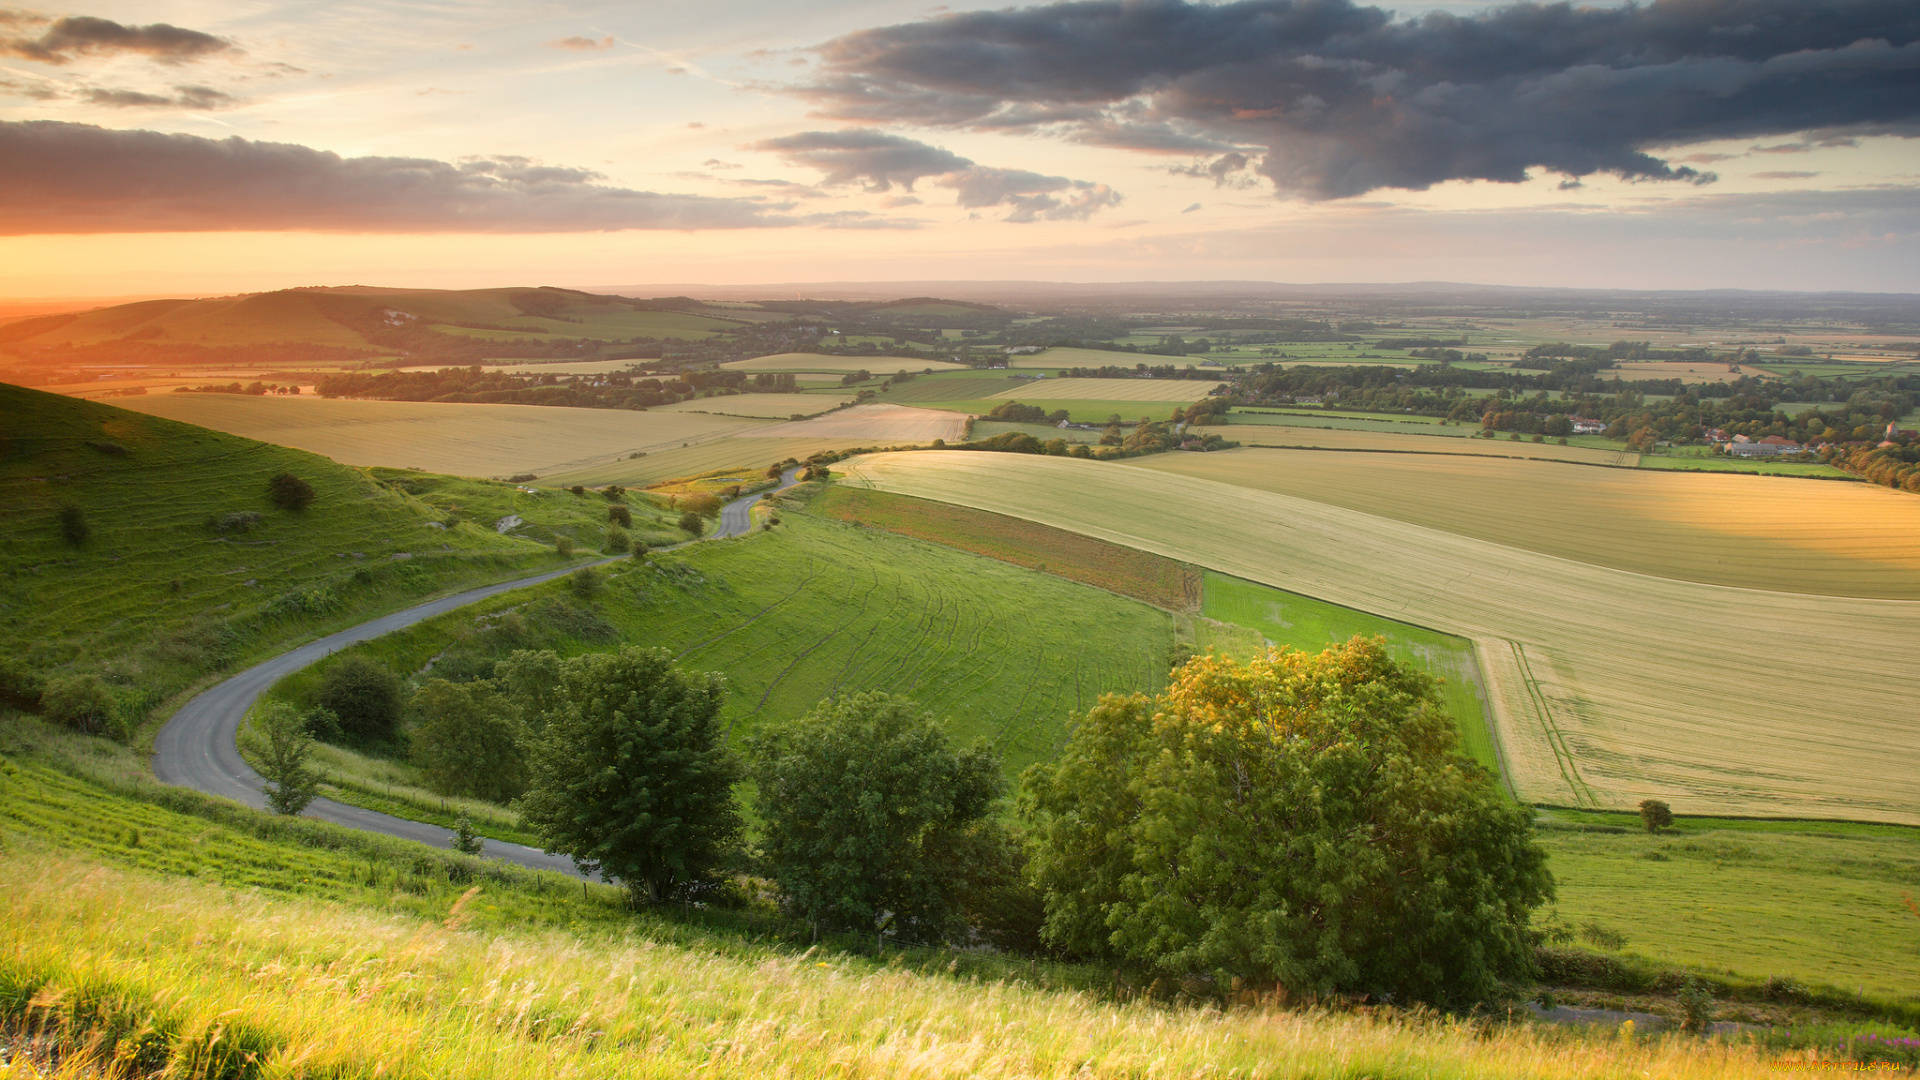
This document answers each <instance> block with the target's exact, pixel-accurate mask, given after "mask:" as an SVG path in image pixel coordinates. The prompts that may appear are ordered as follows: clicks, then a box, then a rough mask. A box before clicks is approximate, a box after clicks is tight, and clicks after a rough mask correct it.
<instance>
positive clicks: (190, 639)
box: [0, 384, 604, 726]
mask: <svg viewBox="0 0 1920 1080" xmlns="http://www.w3.org/2000/svg"><path fill="white" fill-rule="evenodd" d="M0 415H4V416H5V417H6V418H7V428H6V431H5V436H4V442H0V501H4V504H5V505H6V507H7V512H6V513H5V514H4V515H0V562H4V566H5V573H4V575H3V576H0V651H4V652H5V653H6V654H7V655H9V656H14V657H19V658H21V659H23V660H25V661H27V662H28V663H29V664H30V665H32V666H33V667H34V668H35V669H37V670H39V671H41V672H42V673H43V674H46V675H55V674H67V673H83V672H84V673H97V674H99V675H101V676H102V677H104V678H105V679H106V680H107V682H108V683H109V684H110V685H111V686H113V687H114V689H115V693H116V695H117V696H118V697H119V698H120V702H121V706H122V709H123V720H124V721H125V722H127V723H129V724H132V725H135V726H137V725H138V723H139V721H140V720H141V719H143V718H144V717H145V716H146V715H147V713H148V712H149V710H151V709H153V708H154V707H155V706H157V705H159V704H160V703H161V702H162V701H164V700H165V699H167V698H168V697H169V696H171V695H173V694H174V693H177V692H178V691H180V690H182V689H184V688H185V687H187V686H188V685H190V684H192V683H194V682H196V681H197V680H199V679H201V678H204V677H205V676H206V675H207V674H209V673H210V672H212V671H216V670H222V669H225V668H228V667H231V666H233V665H238V664H241V663H243V662H244V661H246V660H248V659H252V658H257V657H259V656H263V655H270V654H271V653H272V652H273V651H276V649H277V647H278V646H279V645H280V644H282V643H285V642H289V641H293V640H298V639H300V638H302V637H304V636H306V635H310V634H316V633H320V632H323V631H328V630H333V629H338V628H341V627H344V626H351V625H354V624H356V623H358V622H361V621H363V620H365V619H366V618H368V617H371V616H372V615H375V614H378V613H380V612H382V611H387V610H392V609H394V608H398V607H402V606H405V605H406V604H407V603H408V602H411V601H414V600H418V599H422V598H424V597H426V596H428V595H431V594H434V593H437V592H441V591H443V590H448V589H451V588H453V587H455V586H460V585H466V584H477V583H479V582H482V581H491V580H498V579H501V578H507V577H513V576H517V575H520V574H524V573H532V572H536V571H538V570H544V569H551V568H555V567H558V566H563V565H565V564H564V563H563V562H561V561H560V560H559V558H558V556H557V555H556V554H555V553H554V550H553V548H552V547H551V546H549V545H548V544H546V543H542V542H539V541H537V540H535V539H532V538H525V537H522V536H509V535H501V534H499V533H496V532H495V531H494V523H495V521H497V518H495V517H491V516H490V515H492V513H493V511H494V507H493V504H492V503H491V502H490V501H489V500H491V499H494V498H496V497H498V498H508V497H510V496H509V494H508V493H510V492H511V491H512V489H511V488H510V487H508V486H506V485H498V486H496V487H491V488H489V487H487V486H486V485H484V483H482V484H480V485H477V486H474V487H471V488H464V489H462V490H463V491H464V492H470V493H471V495H463V496H462V497H463V498H470V499H471V501H473V502H474V504H475V508H476V511H479V512H477V513H476V514H475V515H474V516H471V517H468V518H467V519H466V520H465V521H463V522H460V523H456V524H454V525H452V526H451V527H447V520H448V513H447V511H446V510H444V509H436V508H435V507H433V506H430V505H428V504H427V503H425V502H422V501H420V500H419V499H416V498H414V497H412V496H410V495H408V494H405V493H404V492H402V491H399V490H395V489H394V488H392V487H389V486H387V485H385V484H382V483H380V482H379V481H378V480H376V479H375V478H374V477H372V476H369V475H368V474H366V473H364V472H361V471H359V470H356V469H351V468H347V467H346V466H342V465H338V464H335V463H334V462H331V461H328V460H327V459H325V458H322V457H317V456H315V455H313V454H308V453H304V452H302V451H298V450H289V449H286V448H285V447H280V446H274V445H271V444H268V443H262V442H255V441H253V440H251V439H243V438H238V437H235V436H232V435H225V434H221V433H219V432H215V431H208V430H206V429H204V428H196V427H192V426H189V425H186V424H181V423H176V422H174V421H171V420H163V419H160V418H158V417H152V416H144V415H141V414H139V413H131V412H126V411H123V410H120V409H114V408H109V407H107V406H104V405H99V404H95V403H93V402H86V401H79V400H76V399H74V398H68V397H61V396H58V395H54V394H45V393H41V392H39V391H35V390H25V389H21V388H19V387H14V386H6V385H4V384H0ZM280 472H292V473H294V474H296V475H298V476H300V477H302V478H304V479H305V480H306V481H307V482H308V483H309V484H311V485H312V487H313V489H314V491H315V495H316V497H315V500H314V502H313V505H312V506H310V507H308V508H307V509H305V510H301V511H293V510H283V509H280V508H278V507H276V506H274V505H273V503H272V502H271V501H270V499H269V498H268V489H267V480H268V478H269V477H271V476H273V475H275V474H276V473H280ZM482 490H488V491H492V492H494V493H495V494H493V495H487V496H484V497H483V496H481V495H480V492H481V491H482ZM483 503H484V504H485V505H484V506H483V505H482V504H483ZM64 506H71V507H75V508H78V509H79V510H80V511H81V513H82V514H83V515H84V518H85V521H86V524H87V526H88V529H89V531H90V534H91V535H90V536H89V537H88V539H87V540H86V541H85V542H84V543H83V544H81V545H80V546H78V547H76V546H72V545H70V544H68V543H65V542H64V541H63V540H62V539H61V534H60V526H59V523H58V518H57V515H58V514H59V512H60V511H61V508H62V507H64ZM602 512H603V513H604V511H602ZM230 515H236V516H231V517H230ZM245 515H255V516H254V517H253V518H248V517H246V516H245ZM502 516H504V515H502ZM523 516H525V517H527V518H529V519H530V520H540V519H541V518H542V514H541V513H540V512H539V511H537V510H534V509H531V508H529V509H528V510H527V511H526V512H525V514H524V515H523ZM223 519H224V521H225V523H224V524H222V522H223ZM554 524H555V525H556V526H559V527H562V528H566V527H568V526H567V525H566V524H565V522H564V521H558V520H557V521H555V522H554Z"/></svg>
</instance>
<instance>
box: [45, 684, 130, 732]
mask: <svg viewBox="0 0 1920 1080" xmlns="http://www.w3.org/2000/svg"><path fill="white" fill-rule="evenodd" d="M40 708H41V710H42V711H43V712H44V713H45V714H46V717H47V719H49V720H52V721H54V722H55V723H59V724H64V725H66V726H67V727H70V728H72V729H74V730H75V731H82V732H85V733H86V734H88V735H106V734H110V733H111V732H112V731H113V729H114V727H115V721H116V720H117V719H118V715H119V708H118V705H117V703H116V702H115V701H114V699H113V691H111V690H109V689H107V684H106V683H104V682H101V681H100V677H99V676H98V675H59V676H55V677H54V678H51V679H48V680H47V685H46V689H45V690H44V691H42V692H41V694H40Z"/></svg>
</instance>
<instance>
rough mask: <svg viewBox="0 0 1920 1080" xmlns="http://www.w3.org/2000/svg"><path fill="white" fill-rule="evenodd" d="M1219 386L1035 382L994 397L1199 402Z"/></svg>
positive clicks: (1190, 382) (1115, 381)
mask: <svg viewBox="0 0 1920 1080" xmlns="http://www.w3.org/2000/svg"><path fill="white" fill-rule="evenodd" d="M1219 385H1220V384H1219V383H1217V382H1209V381H1205V380H1201V379H1036V380H1034V381H1033V382H1032V383H1031V384H1029V385H1026V386H1016V387H1014V388H1013V389H1011V390H1002V391H1000V392H999V393H997V394H995V395H993V396H994V397H997V398H1032V399H1034V400H1036V401H1199V400H1200V399H1201V398H1203V397H1206V396H1207V395H1208V394H1210V393H1212V392H1213V388H1214V387H1216V386H1219Z"/></svg>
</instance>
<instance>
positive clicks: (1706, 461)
mask: <svg viewBox="0 0 1920 1080" xmlns="http://www.w3.org/2000/svg"><path fill="white" fill-rule="evenodd" d="M1640 467H1641V468H1643V469H1684V470H1690V471H1695V472H1737V473H1757V474H1759V475H1762V476H1819V477H1825V478H1827V479H1829V480H1858V479H1859V477H1857V476H1854V475H1853V474H1852V473H1850V472H1847V471H1846V470H1845V469H1836V468H1834V467H1833V466H1831V465H1827V464H1823V463H1821V462H1818V461H1767V460H1765V459H1759V458H1737V457H1728V456H1726V455H1724V454H1713V453H1709V452H1708V450H1707V448H1706V447H1704V446H1676V447H1673V448H1671V449H1667V450H1660V451H1656V452H1654V453H1650V454H1642V455H1640Z"/></svg>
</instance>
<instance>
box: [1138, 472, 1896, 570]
mask: <svg viewBox="0 0 1920 1080" xmlns="http://www.w3.org/2000/svg"><path fill="white" fill-rule="evenodd" d="M1128 464H1130V465H1135V466H1138V467H1140V468H1144V469H1153V470H1156V471H1159V472H1166V473H1171V474H1175V475H1179V476H1192V477H1200V478H1203V479H1207V480H1219V481H1222V482H1224V483H1228V484H1235V485H1238V486H1240V487H1249V488H1257V489H1259V490H1261V491H1271V492H1276V493H1278V494H1281V495H1295V496H1299V497H1300V498H1303V499H1312V500H1314V501H1315V502H1323V503H1331V504H1333V505H1334V506H1344V507H1346V508H1347V509H1349V510H1359V511H1362V512H1365V513H1369V514H1378V515H1380V516H1382V517H1390V518H1395V519H1397V520H1400V521H1406V522H1411V523H1413V524H1415V525H1426V526H1430V527H1432V528H1436V529H1444V530H1446V531H1448V532H1454V533H1459V534H1461V535H1463V536H1472V537H1476V538H1478V539H1481V540H1491V541H1493V542H1494V543H1497V544H1509V545H1512V546H1514V547H1521V548H1527V549H1528V550H1531V551H1538V552H1541V553H1543V554H1547V555H1559V556H1563V557H1565V558H1569V559H1578V560H1580V561H1582V562H1590V563H1597V564H1599V565H1601V566H1611V567H1614V568H1615V569H1619V570H1632V571H1635V572H1637V573H1642V574H1654V575H1658V576H1660V577H1673V578H1683V579H1685V580H1688V581H1704V582H1708V583H1710V584H1714V585H1732V586H1736V587H1740V588H1750V589H1777V590H1780V591H1782V592H1803V593H1822V594H1827V595H1832V596H1872V597H1880V598H1882V599H1890V600H1920V543H1917V542H1916V538H1920V499H1916V498H1914V497H1913V496H1912V495H1909V494H1904V493H1902V492H1898V491H1891V490H1888V489H1887V488H1883V487H1877V486H1875V485H1872V484H1853V483H1839V482H1832V481H1825V480H1801V479H1794V478H1787V477H1773V476H1754V475H1745V474H1739V473H1679V472H1656V471H1653V470H1638V469H1589V468H1582V467H1580V466H1578V465H1566V464H1561V463H1558V462H1549V461H1514V460H1498V459H1493V458H1473V457H1449V456H1443V455H1414V454H1334V453H1326V452H1323V451H1316V450H1234V451H1229V452H1227V453H1218V454H1159V455H1155V456H1153V457H1145V458H1135V459H1133V460H1131V461H1129V462H1128Z"/></svg>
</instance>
